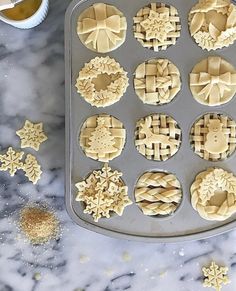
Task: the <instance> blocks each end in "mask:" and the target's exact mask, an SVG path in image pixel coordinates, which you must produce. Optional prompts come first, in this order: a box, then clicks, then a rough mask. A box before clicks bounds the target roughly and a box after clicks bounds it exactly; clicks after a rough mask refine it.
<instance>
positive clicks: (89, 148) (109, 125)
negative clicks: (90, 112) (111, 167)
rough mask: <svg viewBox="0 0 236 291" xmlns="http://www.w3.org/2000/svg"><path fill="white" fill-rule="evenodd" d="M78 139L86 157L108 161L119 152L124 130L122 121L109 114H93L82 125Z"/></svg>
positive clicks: (124, 138)
mask: <svg viewBox="0 0 236 291" xmlns="http://www.w3.org/2000/svg"><path fill="white" fill-rule="evenodd" d="M79 140H80V146H81V148H82V149H83V151H84V153H85V154H86V156H87V157H90V158H92V159H94V160H98V161H100V162H108V161H111V160H113V159H114V158H116V157H118V156H119V155H120V154H121V152H122V150H123V148H124V145H125V140H126V130H125V128H124V126H123V124H122V122H120V121H119V120H118V119H117V118H115V117H113V116H111V115H107V114H100V115H94V116H91V117H89V118H88V119H87V120H86V121H85V122H84V124H83V125H82V128H81V131H80V138H79Z"/></svg>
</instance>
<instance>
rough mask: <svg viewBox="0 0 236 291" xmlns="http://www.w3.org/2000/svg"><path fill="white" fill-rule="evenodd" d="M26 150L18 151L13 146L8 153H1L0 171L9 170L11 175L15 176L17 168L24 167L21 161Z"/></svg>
mask: <svg viewBox="0 0 236 291" xmlns="http://www.w3.org/2000/svg"><path fill="white" fill-rule="evenodd" d="M23 155H24V152H16V151H15V150H13V148H12V147H9V148H8V150H7V152H6V154H4V155H0V171H9V173H10V175H11V176H14V175H15V173H16V171H17V170H20V169H22V167H23V163H22V162H21V160H22V157H23Z"/></svg>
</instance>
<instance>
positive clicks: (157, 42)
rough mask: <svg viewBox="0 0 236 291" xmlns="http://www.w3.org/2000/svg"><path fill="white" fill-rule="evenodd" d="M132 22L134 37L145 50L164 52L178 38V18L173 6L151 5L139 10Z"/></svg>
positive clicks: (179, 25) (179, 26) (179, 28)
mask: <svg viewBox="0 0 236 291" xmlns="http://www.w3.org/2000/svg"><path fill="white" fill-rule="evenodd" d="M133 20H134V27H133V29H134V36H135V38H136V39H137V40H138V41H139V42H140V43H141V44H142V45H143V46H144V47H145V48H149V49H153V50H154V51H159V50H166V49H167V48H168V47H169V46H170V45H174V44H175V43H176V40H177V39H178V37H179V36H180V30H181V24H180V18H179V16H178V11H177V9H176V8H175V7H173V6H169V5H166V4H164V3H151V4H150V5H149V6H145V7H143V8H141V9H140V10H139V11H138V13H137V15H136V16H135V17H134V18H133Z"/></svg>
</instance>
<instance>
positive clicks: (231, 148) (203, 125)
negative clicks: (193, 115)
mask: <svg viewBox="0 0 236 291" xmlns="http://www.w3.org/2000/svg"><path fill="white" fill-rule="evenodd" d="M190 144H191V147H192V149H193V151H194V152H195V153H196V154H197V155H198V156H199V157H201V158H203V159H204V160H207V161H222V160H225V159H227V158H229V157H230V156H231V155H232V154H233V153H234V152H235V150H236V122H235V121H234V120H233V119H231V118H230V117H228V116H226V115H223V114H219V113H207V114H205V115H203V116H202V117H200V119H198V120H197V121H196V122H195V123H194V124H193V126H192V128H191V132H190Z"/></svg>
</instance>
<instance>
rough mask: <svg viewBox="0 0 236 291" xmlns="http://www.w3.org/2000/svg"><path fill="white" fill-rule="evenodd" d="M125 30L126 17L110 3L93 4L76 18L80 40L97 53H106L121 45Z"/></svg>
mask: <svg viewBox="0 0 236 291" xmlns="http://www.w3.org/2000/svg"><path fill="white" fill-rule="evenodd" d="M126 31H127V22H126V18H125V17H124V15H123V13H122V12H121V11H120V10H119V9H117V8H116V7H115V6H112V5H108V4H104V3H96V4H93V5H92V6H90V7H89V8H87V9H85V10H84V11H83V12H82V13H81V14H80V16H79V18H78V25H77V33H78V36H79V38H80V40H81V42H82V43H83V44H84V45H85V46H86V47H87V48H89V49H91V50H92V51H96V52H98V53H107V52H110V51H113V50H115V49H117V48H118V47H119V46H121V45H122V44H123V43H124V41H125V38H126Z"/></svg>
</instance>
